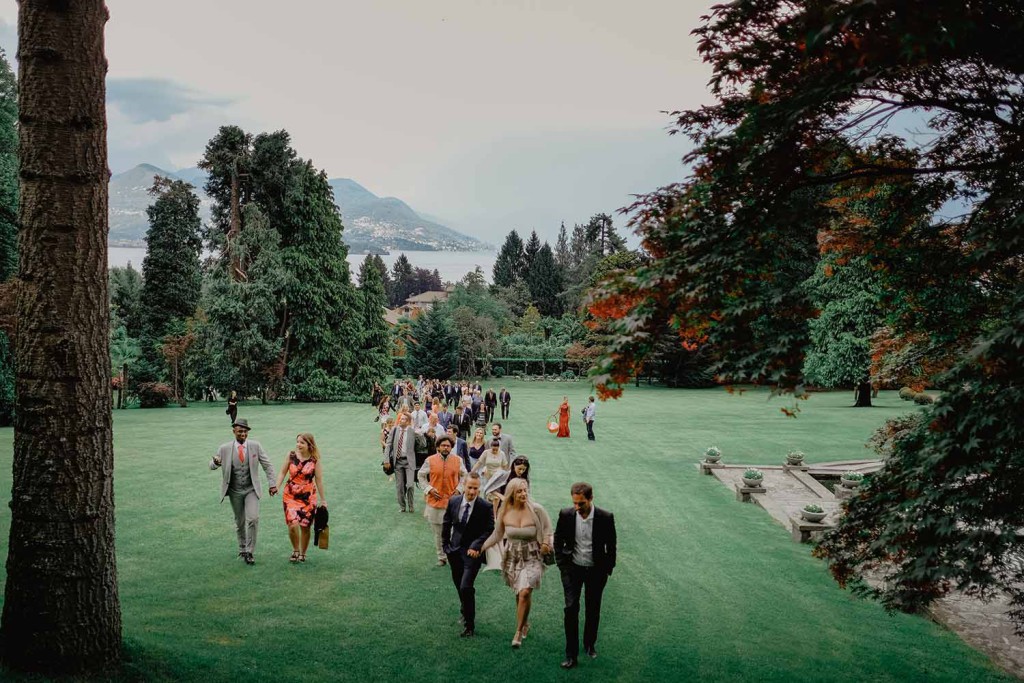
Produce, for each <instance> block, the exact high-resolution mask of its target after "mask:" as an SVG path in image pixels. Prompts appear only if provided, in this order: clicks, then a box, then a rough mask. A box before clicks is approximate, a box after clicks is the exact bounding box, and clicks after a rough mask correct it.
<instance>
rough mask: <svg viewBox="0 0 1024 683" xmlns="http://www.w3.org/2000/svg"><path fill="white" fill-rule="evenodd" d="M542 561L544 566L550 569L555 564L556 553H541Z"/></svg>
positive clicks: (552, 551)
mask: <svg viewBox="0 0 1024 683" xmlns="http://www.w3.org/2000/svg"><path fill="white" fill-rule="evenodd" d="M540 559H541V561H542V562H544V564H546V565H547V566H549V567H550V566H551V565H553V564H554V563H555V551H554V550H551V551H550V552H546V553H541V554H540Z"/></svg>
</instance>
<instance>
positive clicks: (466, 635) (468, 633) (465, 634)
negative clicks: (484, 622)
mask: <svg viewBox="0 0 1024 683" xmlns="http://www.w3.org/2000/svg"><path fill="white" fill-rule="evenodd" d="M475 635H476V631H474V630H473V629H471V628H467V629H466V630H465V631H463V632H462V633H460V634H459V638H472V637H473V636H475Z"/></svg>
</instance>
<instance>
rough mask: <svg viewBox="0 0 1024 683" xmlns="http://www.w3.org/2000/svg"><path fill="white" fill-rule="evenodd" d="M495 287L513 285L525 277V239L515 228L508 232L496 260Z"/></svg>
mask: <svg viewBox="0 0 1024 683" xmlns="http://www.w3.org/2000/svg"><path fill="white" fill-rule="evenodd" d="M493 275H494V277H493V281H494V286H495V287H511V286H512V285H514V284H515V283H516V282H519V281H520V280H521V279H522V277H523V240H522V238H520V237H519V233H518V232H516V231H515V230H513V231H511V232H510V233H509V234H508V237H506V238H505V243H504V244H502V245H501V250H500V251H499V252H498V258H496V259H495V261H494V271H493Z"/></svg>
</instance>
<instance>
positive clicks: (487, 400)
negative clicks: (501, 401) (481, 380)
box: [484, 391, 498, 408]
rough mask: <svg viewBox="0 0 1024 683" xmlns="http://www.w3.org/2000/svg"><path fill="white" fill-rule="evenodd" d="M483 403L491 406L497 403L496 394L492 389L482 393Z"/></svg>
mask: <svg viewBox="0 0 1024 683" xmlns="http://www.w3.org/2000/svg"><path fill="white" fill-rule="evenodd" d="M484 405H485V406H491V407H492V408H493V407H494V406H496V405H498V395H497V394H495V393H494V392H493V391H488V392H487V393H486V394H484Z"/></svg>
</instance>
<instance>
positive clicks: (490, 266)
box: [107, 247, 498, 282]
mask: <svg viewBox="0 0 1024 683" xmlns="http://www.w3.org/2000/svg"><path fill="white" fill-rule="evenodd" d="M399 253H401V252H392V253H391V254H388V255H387V256H383V255H382V256H381V259H382V260H383V261H384V265H385V266H387V267H388V268H391V266H392V265H394V263H395V260H396V259H397V258H398V255H399ZM145 256H146V250H145V249H144V248H142V247H110V249H109V255H108V259H107V260H108V264H109V265H110V267H112V268H113V267H114V266H119V267H124V266H126V265H128V263H129V262H131V264H132V266H134V267H135V268H136V269H137V270H142V259H143V258H144V257H145ZM405 256H406V258H408V259H409V263H411V264H412V265H413V267H414V268H426V269H427V270H431V271H432V270H434V269H435V268H436V269H437V271H438V272H440V273H441V279H442V280H443V281H445V282H449V281H450V282H457V281H459V280H461V279H462V278H463V277H464V276H465V275H466V274H467V273H470V272H472V271H473V269H474V268H476V267H477V266H480V268H482V269H483V271H484V277H485V278H487V281H488V282H490V281H491V273H492V272H493V270H494V261H495V259H496V258H497V256H498V254H497V252H493V251H407V252H405ZM365 258H366V255H365V254H349V255H348V263H349V267H350V268H351V270H352V279H353V281H355V279H356V275H357V274H358V273H359V265H360V264H361V263H362V262H363V259H365Z"/></svg>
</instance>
